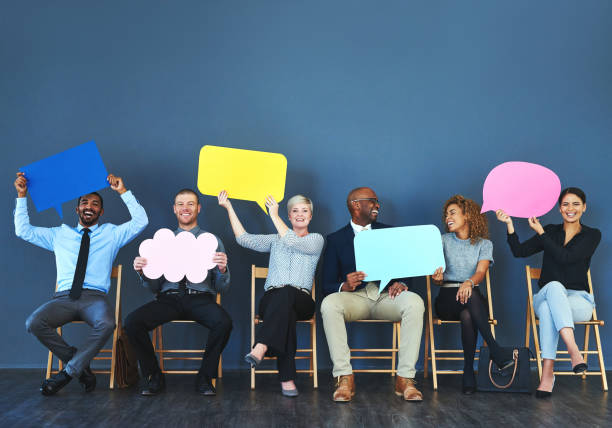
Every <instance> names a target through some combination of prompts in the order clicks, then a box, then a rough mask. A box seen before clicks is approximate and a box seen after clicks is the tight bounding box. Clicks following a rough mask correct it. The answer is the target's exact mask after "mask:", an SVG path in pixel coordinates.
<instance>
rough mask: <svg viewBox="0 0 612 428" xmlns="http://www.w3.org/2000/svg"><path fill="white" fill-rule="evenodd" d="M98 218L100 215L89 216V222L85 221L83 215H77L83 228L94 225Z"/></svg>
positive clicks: (85, 218)
mask: <svg viewBox="0 0 612 428" xmlns="http://www.w3.org/2000/svg"><path fill="white" fill-rule="evenodd" d="M99 218H100V215H99V214H98V215H95V214H94V215H93V216H91V218H90V219H89V220H87V217H85V216H84V215H83V214H81V213H79V219H80V220H81V224H82V225H83V226H91V225H93V224H95V223H96V222H97V221H98V219H99Z"/></svg>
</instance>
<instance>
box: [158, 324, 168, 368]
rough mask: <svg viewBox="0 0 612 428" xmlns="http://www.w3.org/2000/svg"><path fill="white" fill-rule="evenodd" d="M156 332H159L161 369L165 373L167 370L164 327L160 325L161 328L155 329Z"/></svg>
mask: <svg viewBox="0 0 612 428" xmlns="http://www.w3.org/2000/svg"><path fill="white" fill-rule="evenodd" d="M155 331H157V345H158V352H159V368H160V369H161V371H162V373H163V372H164V371H165V370H166V369H165V367H164V343H163V332H162V326H161V325H160V326H159V327H157V328H156V329H155Z"/></svg>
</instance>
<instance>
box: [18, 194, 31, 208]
mask: <svg viewBox="0 0 612 428" xmlns="http://www.w3.org/2000/svg"><path fill="white" fill-rule="evenodd" d="M27 206H28V198H27V196H24V197H23V198H17V202H16V203H15V207H16V208H25V207H27Z"/></svg>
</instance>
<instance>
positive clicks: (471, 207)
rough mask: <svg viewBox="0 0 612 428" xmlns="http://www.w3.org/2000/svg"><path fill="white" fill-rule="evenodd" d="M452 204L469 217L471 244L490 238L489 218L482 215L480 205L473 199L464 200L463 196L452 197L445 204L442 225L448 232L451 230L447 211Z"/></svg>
mask: <svg viewBox="0 0 612 428" xmlns="http://www.w3.org/2000/svg"><path fill="white" fill-rule="evenodd" d="M452 204H455V205H458V206H459V208H461V211H462V212H463V214H464V215H465V216H466V217H467V223H468V227H469V229H470V231H469V233H468V238H470V243H471V244H472V245H474V244H475V243H476V242H478V241H479V240H480V239H488V238H489V222H488V220H487V216H485V215H484V214H481V213H480V205H478V203H477V202H475V201H473V200H472V199H467V198H464V197H463V196H462V195H454V196H451V197H450V199H449V200H448V201H446V202H445V203H444V208H442V223H443V224H444V229H445V230H446V231H447V232H448V231H449V230H448V225H447V224H446V210H447V209H448V207H449V206H451V205H452Z"/></svg>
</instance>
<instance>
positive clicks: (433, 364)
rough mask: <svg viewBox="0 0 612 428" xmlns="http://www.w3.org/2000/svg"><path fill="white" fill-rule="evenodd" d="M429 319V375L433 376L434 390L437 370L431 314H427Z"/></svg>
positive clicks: (436, 386) (436, 383)
mask: <svg viewBox="0 0 612 428" xmlns="http://www.w3.org/2000/svg"><path fill="white" fill-rule="evenodd" d="M429 319H430V322H431V326H430V327H429V346H430V351H431V376H432V378H433V389H434V391H436V390H437V389H438V372H437V367H436V346H435V343H434V334H433V330H434V329H433V321H432V320H431V314H430V315H429Z"/></svg>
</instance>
